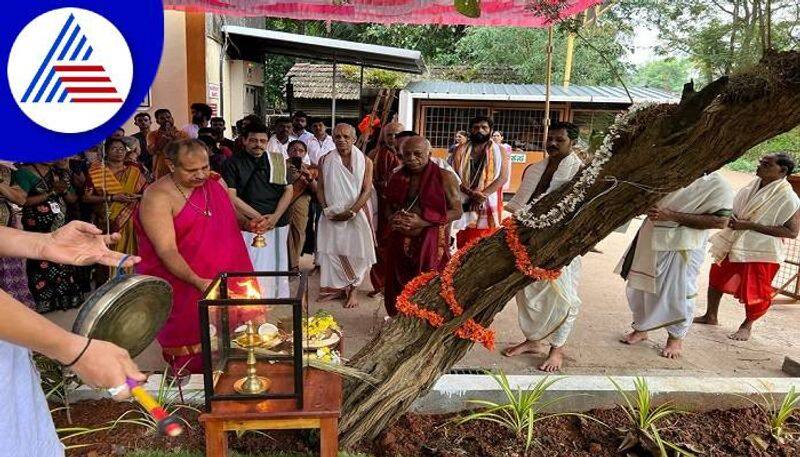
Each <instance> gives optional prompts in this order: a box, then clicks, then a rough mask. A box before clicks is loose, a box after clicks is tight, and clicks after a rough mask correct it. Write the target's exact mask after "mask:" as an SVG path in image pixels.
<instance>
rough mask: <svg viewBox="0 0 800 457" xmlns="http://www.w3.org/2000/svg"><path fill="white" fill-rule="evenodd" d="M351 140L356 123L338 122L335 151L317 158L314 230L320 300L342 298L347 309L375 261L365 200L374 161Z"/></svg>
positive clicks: (351, 306) (369, 190)
mask: <svg viewBox="0 0 800 457" xmlns="http://www.w3.org/2000/svg"><path fill="white" fill-rule="evenodd" d="M355 141H356V130H355V128H353V127H352V126H351V125H348V124H339V125H337V126H336V128H335V129H334V130H333V142H334V143H335V144H336V150H335V151H331V152H329V153H328V154H327V155H325V156H324V157H323V158H322V159H321V160H320V162H319V164H320V165H319V167H320V175H319V179H318V181H317V200H318V201H319V202H320V204H321V205H322V208H323V217H322V218H320V221H319V227H318V232H317V252H318V254H319V265H320V270H321V272H322V273H321V278H320V299H321V300H326V299H334V298H337V299H338V298H344V299H345V305H344V306H345V308H353V307H356V306H358V298H357V296H356V295H357V294H356V288H357V287H358V286H359V285H360V284H361V282H362V281H363V280H364V277H365V276H366V275H367V273H369V270H370V267H371V266H372V265H373V264H374V263H375V239H374V234H373V230H372V227H371V223H370V217H371V209H370V208H369V205H368V202H369V199H370V194H371V193H372V161H371V160H369V158H368V157H366V156H365V155H364V153H363V152H361V150H359V149H358V148H357V147H355V146H354V144H355Z"/></svg>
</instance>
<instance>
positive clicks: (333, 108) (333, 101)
mask: <svg viewBox="0 0 800 457" xmlns="http://www.w3.org/2000/svg"><path fill="white" fill-rule="evenodd" d="M335 127H336V55H334V56H333V79H332V80H331V132H332V131H333V129H334V128H335Z"/></svg>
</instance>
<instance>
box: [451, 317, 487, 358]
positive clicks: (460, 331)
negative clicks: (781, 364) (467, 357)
mask: <svg viewBox="0 0 800 457" xmlns="http://www.w3.org/2000/svg"><path fill="white" fill-rule="evenodd" d="M453 333H454V334H455V336H457V337H459V338H461V339H465V340H471V341H474V342H476V343H481V344H482V345H483V346H484V347H485V348H486V349H488V350H490V351H493V350H494V330H490V329H487V328H486V327H484V326H482V325H481V324H479V323H477V322H475V320H474V319H469V320H467V321H466V322H464V324H463V325H462V326H461V327H459V328H457V329H456V330H455V332H453Z"/></svg>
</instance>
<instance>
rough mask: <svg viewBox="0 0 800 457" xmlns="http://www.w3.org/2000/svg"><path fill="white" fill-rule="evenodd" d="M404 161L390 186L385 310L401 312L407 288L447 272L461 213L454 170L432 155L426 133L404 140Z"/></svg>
mask: <svg viewBox="0 0 800 457" xmlns="http://www.w3.org/2000/svg"><path fill="white" fill-rule="evenodd" d="M401 154H402V160H403V162H402V163H403V165H402V168H400V169H398V170H397V171H395V173H394V174H393V175H392V177H391V179H390V180H389V183H388V186H387V190H386V208H385V211H386V212H385V217H386V219H387V221H389V223H390V227H389V231H388V234H387V237H386V245H385V246H386V248H385V251H384V254H385V256H386V258H385V261H386V262H385V264H384V265H385V270H384V278H385V283H384V284H385V291H384V297H385V301H384V303H385V304H386V312H387V313H388V314H389V316H394V315H396V314H397V308H395V302H396V300H397V296H398V295H399V294H400V292H401V291H402V290H403V287H404V286H405V285H406V283H408V282H409V281H411V280H412V279H414V277H415V276H417V275H419V274H420V273H423V272H426V271H442V270H443V269H444V267H445V265H446V264H447V261H448V260H449V259H450V250H449V242H450V223H451V222H453V221H455V220H458V218H460V217H461V212H462V211H461V200H460V198H459V195H458V181H457V179H456V176H455V174H453V173H452V172H451V171H448V170H446V169H443V168H441V167H440V166H439V165H437V164H436V163H434V162H433V161H432V160H430V155H431V145H430V143H429V142H428V140H426V139H425V138H423V137H421V136H416V137H411V138H409V139H408V140H406V141H405V142H404V143H403V148H402V151H401Z"/></svg>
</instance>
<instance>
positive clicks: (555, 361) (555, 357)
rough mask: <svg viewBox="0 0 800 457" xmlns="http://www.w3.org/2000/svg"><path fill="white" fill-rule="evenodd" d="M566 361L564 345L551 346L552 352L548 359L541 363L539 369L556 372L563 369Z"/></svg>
mask: <svg viewBox="0 0 800 457" xmlns="http://www.w3.org/2000/svg"><path fill="white" fill-rule="evenodd" d="M563 363H564V348H563V347H559V348H557V347H552V346H551V347H550V354H549V355H548V356H547V359H545V361H544V362H543V363H542V364H541V365H539V370H541V371H544V372H547V373H555V372H557V371H560V370H561V365H562V364H563Z"/></svg>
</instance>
